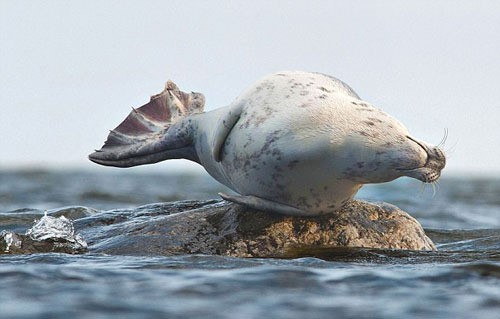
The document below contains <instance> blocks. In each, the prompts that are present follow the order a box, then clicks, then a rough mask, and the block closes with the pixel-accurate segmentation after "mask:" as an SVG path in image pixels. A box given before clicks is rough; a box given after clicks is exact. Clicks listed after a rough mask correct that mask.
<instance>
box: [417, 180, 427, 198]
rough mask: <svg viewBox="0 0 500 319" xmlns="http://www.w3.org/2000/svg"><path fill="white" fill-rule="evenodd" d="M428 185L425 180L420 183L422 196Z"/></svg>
mask: <svg viewBox="0 0 500 319" xmlns="http://www.w3.org/2000/svg"><path fill="white" fill-rule="evenodd" d="M426 186H427V185H426V184H425V183H424V182H422V183H420V190H419V194H420V196H422V195H423V194H424V192H425V187H426Z"/></svg>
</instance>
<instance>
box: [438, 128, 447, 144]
mask: <svg viewBox="0 0 500 319" xmlns="http://www.w3.org/2000/svg"><path fill="white" fill-rule="evenodd" d="M447 139H448V129H447V128H446V127H445V128H444V136H443V138H442V139H441V141H440V142H439V143H438V145H437V146H436V147H437V148H441V147H443V146H444V145H445V144H446V140H447Z"/></svg>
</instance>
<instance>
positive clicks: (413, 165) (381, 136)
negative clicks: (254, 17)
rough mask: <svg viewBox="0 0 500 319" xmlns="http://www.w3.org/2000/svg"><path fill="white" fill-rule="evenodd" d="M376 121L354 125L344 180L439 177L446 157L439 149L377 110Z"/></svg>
mask: <svg viewBox="0 0 500 319" xmlns="http://www.w3.org/2000/svg"><path fill="white" fill-rule="evenodd" d="M377 115H378V116H377V118H374V117H370V119H369V120H366V119H363V120H359V121H358V122H357V123H356V127H357V130H356V131H355V132H354V133H353V134H351V135H350V136H349V138H348V141H347V143H349V144H351V145H355V146H353V147H349V148H348V149H349V150H350V154H349V161H344V162H346V163H347V162H349V164H348V165H347V166H346V167H345V168H344V171H343V176H344V178H347V179H351V180H355V181H357V182H359V183H362V184H368V183H383V182H388V181H391V180H394V179H396V178H398V177H402V176H408V177H412V178H416V179H418V180H420V181H422V182H424V183H433V182H435V181H436V180H437V179H438V178H439V177H440V176H441V170H442V169H443V168H444V167H445V165H446V157H445V155H444V153H443V151H442V150H441V149H439V147H436V146H431V145H429V144H428V143H425V142H423V141H421V140H419V139H416V138H414V137H412V136H411V135H410V133H409V132H408V130H407V129H406V127H405V126H404V125H403V124H401V123H400V122H399V121H397V120H396V119H394V118H392V117H391V116H389V115H387V114H385V113H383V112H382V111H380V110H378V114H377Z"/></svg>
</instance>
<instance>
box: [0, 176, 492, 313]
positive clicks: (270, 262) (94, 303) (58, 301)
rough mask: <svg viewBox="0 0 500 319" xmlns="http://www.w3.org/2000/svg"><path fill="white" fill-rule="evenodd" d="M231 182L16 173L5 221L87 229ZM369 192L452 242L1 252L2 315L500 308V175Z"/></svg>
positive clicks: (0, 182)
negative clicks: (59, 220) (269, 250)
mask: <svg viewBox="0 0 500 319" xmlns="http://www.w3.org/2000/svg"><path fill="white" fill-rule="evenodd" d="M219 191H225V188H224V187H222V186H220V185H219V184H217V183H216V182H215V181H213V180H212V179H211V178H210V177H208V176H204V175H200V176H198V175H191V176H189V175H185V176H175V175H162V174H149V175H148V174H131V173H130V171H114V170H112V171H111V172H110V173H105V174H102V173H99V174H98V173H93V172H68V171H59V172H58V171H3V172H0V230H9V231H15V232H18V233H24V232H25V231H26V230H28V229H29V228H30V227H31V226H32V225H33V221H34V220H35V219H40V218H41V217H42V216H43V215H44V211H47V213H48V215H49V216H60V215H64V216H66V217H68V218H70V219H72V220H75V230H76V231H77V232H79V233H81V234H82V235H83V236H84V237H86V236H89V235H90V234H89V233H88V230H87V233H86V228H85V227H86V226H85V225H87V224H86V223H88V220H92V222H93V223H94V226H95V223H101V224H102V226H100V227H103V228H102V229H104V227H108V226H107V225H106V223H107V221H108V220H109V219H116V218H127V216H129V215H130V214H132V213H134V212H135V211H136V209H135V207H137V206H140V205H144V204H149V203H155V202H165V201H174V200H181V199H209V198H215V197H216V194H217V192H219ZM358 198H363V199H367V200H374V201H380V200H383V201H387V202H390V203H392V204H395V205H397V206H399V207H400V208H402V209H404V210H406V211H407V212H409V213H411V214H412V215H413V216H414V217H415V218H417V219H418V220H419V221H420V222H421V223H422V225H423V226H424V228H426V232H427V234H428V235H429V236H430V237H431V238H432V239H433V240H434V242H435V243H436V244H437V246H438V249H439V251H438V252H404V251H385V250H384V251H382V250H369V249H352V250H342V249H339V250H318V251H315V252H312V255H314V256H316V257H307V258H300V259H288V260H286V259H242V258H228V257H220V256H203V255H188V256H173V257H172V256H171V257H168V256H142V255H141V254H140V252H135V253H133V254H114V255H106V254H96V253H93V252H92V247H93V245H99V244H102V243H105V242H106V238H101V239H99V240H100V242H89V250H90V251H89V252H88V253H85V254H80V255H69V254H55V253H46V254H42V253H38V254H30V255H9V254H2V255H0V289H1V290H0V318H209V317H212V318H308V319H309V318H412V317H413V318H500V178H472V177H462V178H458V177H457V178H451V177H448V178H443V179H442V180H441V181H440V183H439V187H438V189H437V190H436V194H435V195H434V196H433V189H432V187H430V186H427V187H425V188H423V189H422V186H421V184H420V183H418V182H414V181H412V180H409V179H402V180H399V181H396V182H392V183H387V184H382V185H376V186H369V187H365V188H363V189H362V190H361V192H360V193H359V195H358ZM137 211H138V210H137ZM142 218H148V217H147V216H145V217H142ZM131 222H133V219H132V220H131ZM92 231H99V227H94V228H93V230H92ZM93 235H94V237H98V236H96V234H93ZM117 236H118V235H117ZM145 236H147V235H146V234H145ZM0 240H2V239H1V238H0Z"/></svg>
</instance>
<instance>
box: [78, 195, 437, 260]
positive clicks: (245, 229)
mask: <svg viewBox="0 0 500 319" xmlns="http://www.w3.org/2000/svg"><path fill="white" fill-rule="evenodd" d="M135 211H136V212H137V211H141V212H142V214H140V215H141V216H142V217H145V216H149V217H148V218H142V220H141V221H139V220H137V219H135V220H134V221H133V222H131V220H130V219H127V220H124V219H119V220H120V221H118V222H117V223H116V224H114V225H113V227H109V228H108V231H107V232H102V231H101V232H100V234H99V238H95V239H90V238H87V237H86V236H85V235H84V237H85V238H86V239H87V242H89V250H90V251H94V252H102V253H108V254H140V255H175V254H216V255H224V256H233V257H282V258H288V257H301V256H311V252H312V251H315V250H317V249H323V250H324V249H335V248H338V247H365V248H378V249H405V250H435V249H436V248H435V246H434V244H433V243H432V241H431V240H430V239H429V238H428V237H427V236H426V235H425V233H424V230H423V229H422V227H421V225H420V224H419V223H418V222H417V221H416V220H415V219H414V218H413V217H411V216H410V215H408V214H407V213H406V212H404V211H402V210H400V209H399V208H397V207H396V206H394V205H390V204H386V203H377V204H373V203H368V202H364V201H358V200H353V201H351V202H350V203H348V204H347V205H346V206H345V207H344V208H343V209H342V210H341V211H339V212H336V213H332V214H330V215H323V216H318V217H303V218H301V217H292V216H282V215H273V214H269V213H265V212H260V211H255V210H251V209H247V208H244V207H242V206H239V205H236V204H233V203H229V202H224V201H205V202H196V201H186V202H174V203H166V204H153V205H146V206H143V207H140V208H138V209H136V210H135ZM165 213H170V214H169V215H168V216H165V215H164V214H165ZM94 217H95V216H94ZM94 217H92V218H94ZM104 239H105V240H104ZM101 240H103V241H102V242H101ZM93 241H95V244H92V242H93Z"/></svg>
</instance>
